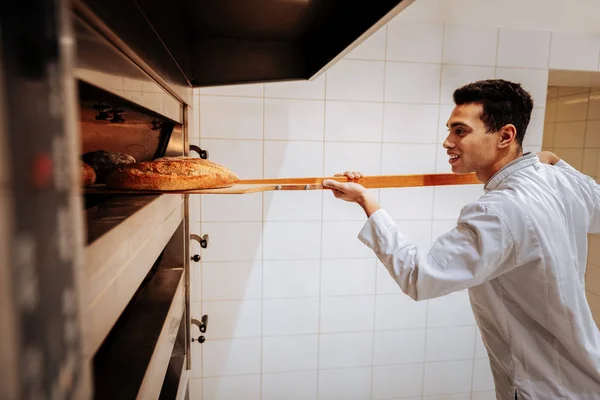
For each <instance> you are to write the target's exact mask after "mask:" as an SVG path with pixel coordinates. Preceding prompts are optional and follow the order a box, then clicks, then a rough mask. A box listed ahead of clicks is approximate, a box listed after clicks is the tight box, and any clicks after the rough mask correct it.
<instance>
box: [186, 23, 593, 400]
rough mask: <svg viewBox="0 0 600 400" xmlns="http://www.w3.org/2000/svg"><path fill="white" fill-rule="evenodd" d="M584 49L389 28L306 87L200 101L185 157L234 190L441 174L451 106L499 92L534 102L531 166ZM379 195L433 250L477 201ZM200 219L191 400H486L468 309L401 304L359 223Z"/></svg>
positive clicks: (317, 202) (292, 213) (304, 203)
mask: <svg viewBox="0 0 600 400" xmlns="http://www.w3.org/2000/svg"><path fill="white" fill-rule="evenodd" d="M557 37H558V39H556V38H557ZM569 38H571V39H569ZM588 39H589V38H587V37H579V36H557V35H554V34H553V33H551V32H531V31H524V30H508V29H502V28H500V29H499V28H493V27H474V26H460V25H452V24H444V23H441V22H434V23H431V22H426V21H407V20H403V17H402V15H400V16H399V17H398V18H396V19H395V20H393V21H391V22H390V23H389V24H388V25H387V26H385V27H383V28H382V29H381V30H380V31H379V32H377V33H376V34H374V35H373V36H372V37H371V38H370V39H369V40H368V41H366V42H365V43H363V44H362V45H361V46H360V47H359V48H357V49H356V50H354V51H353V52H352V53H351V54H350V55H349V56H348V57H346V59H344V60H341V61H340V62H339V63H338V64H336V65H335V66H333V67H332V68H331V69H330V70H329V71H327V73H326V74H324V75H322V76H320V77H319V78H317V79H315V80H314V81H312V82H286V83H269V84H254V85H244V86H230V87H220V88H210V89H201V90H200V91H199V92H198V93H197V94H196V101H197V108H196V109H198V110H199V113H200V121H201V122H200V132H199V134H198V135H197V136H196V137H194V139H193V141H194V142H196V143H197V144H199V145H200V146H201V147H202V148H203V149H206V150H208V151H209V153H210V156H211V159H212V160H214V161H216V162H220V163H222V164H224V165H226V166H228V167H229V168H231V169H232V170H234V171H235V172H237V173H238V175H239V176H240V177H242V178H260V177H289V176H326V175H331V174H334V173H336V172H343V171H345V170H359V171H362V172H364V173H366V174H402V173H426V172H447V171H449V170H450V168H449V165H448V163H447V159H446V156H445V154H444V151H443V149H442V147H441V143H442V141H443V140H444V138H445V135H446V129H445V126H444V125H445V121H446V119H447V118H448V116H449V114H450V111H451V110H452V104H453V102H452V98H451V95H452V91H453V90H454V89H455V88H456V87H457V86H459V85H461V84H464V83H468V82H471V81H475V80H478V79H485V78H494V77H501V78H506V79H511V80H516V81H520V82H522V83H523V84H524V86H525V87H526V88H527V89H528V90H530V91H531V93H532V94H533V96H534V98H535V110H534V115H533V118H532V122H531V125H530V128H529V129H528V133H527V135H526V139H525V144H526V146H525V150H526V151H537V150H539V149H540V147H541V145H542V135H543V127H544V115H545V110H544V108H545V101H546V91H547V86H548V68H549V65H550V62H551V61H552V60H557V61H554V62H562V63H566V62H568V61H569V60H564V59H563V58H564V56H565V55H569V54H572V52H574V51H581V52H583V53H585V54H586V57H587V58H589V59H592V58H593V57H596V61H597V60H598V55H599V52H600V49H597V48H595V47H594V46H592V45H591V43H590V41H589V40H588ZM555 40H556V42H555ZM569 40H571V43H572V45H573V46H575V49H573V48H572V46H571V47H570V46H566V45H565V44H568V43H569ZM523 43H525V44H527V45H528V46H529V47H528V49H527V51H525V50H522V46H523ZM577 49H578V50H577ZM590 53H591V54H590ZM572 62H579V59H576V60H574V61H572ZM582 63H583V61H582ZM569 66H570V64H569V65H566V66H565V67H569ZM582 66H583V64H582ZM586 67H587V64H586ZM596 68H598V65H597V62H596V65H595V69H596ZM544 138H545V136H544ZM375 194H376V195H377V196H378V198H379V199H380V201H381V203H382V205H383V206H384V207H385V208H386V209H388V211H389V212H390V213H391V215H392V216H393V218H394V220H396V222H397V223H398V224H399V226H400V227H401V229H402V230H403V231H405V232H406V234H407V235H408V236H409V237H410V238H412V239H413V240H414V241H415V242H416V243H419V244H421V245H422V246H424V247H427V246H429V245H430V244H431V243H432V240H433V239H435V238H437V237H438V236H439V235H441V234H443V233H444V232H445V231H447V230H448V229H451V228H452V227H453V224H454V222H455V221H456V218H457V216H458V214H459V211H460V209H461V207H463V206H464V205H465V204H466V203H467V202H469V201H471V200H474V199H476V198H477V197H478V196H480V195H481V194H482V187H481V185H472V186H456V187H439V188H409V189H385V190H380V191H376V192H375ZM194 201H195V202H196V203H195V204H197V205H198V206H200V205H201V211H200V212H196V213H195V214H194V215H195V217H194V218H196V219H195V221H194V222H195V227H194V228H195V229H197V230H198V232H199V233H201V234H209V235H210V242H209V247H208V248H207V249H206V250H203V252H202V258H203V260H202V263H201V264H202V265H201V267H198V268H197V269H196V270H195V272H194V276H193V279H195V280H196V283H195V284H194V290H196V292H195V293H194V294H193V296H192V299H193V301H194V303H193V305H194V310H193V314H194V317H197V318H199V317H200V316H201V315H202V314H203V313H208V314H209V315H210V316H209V321H210V322H209V327H208V331H207V332H206V334H205V336H206V338H207V340H206V342H205V343H204V344H202V345H199V344H197V343H194V344H193V345H192V346H193V347H194V354H193V363H194V369H193V376H194V379H193V387H194V389H195V390H194V393H193V398H194V399H201V398H204V399H207V400H208V399H215V400H217V399H219V400H221V399H254V398H257V399H258V398H262V399H336V400H339V399H382V400H385V399H388V400H389V399H400V398H402V399H430V400H433V399H438V400H439V399H480V400H483V399H492V398H494V394H493V390H494V387H493V382H492V381H491V374H490V371H489V366H488V361H487V355H486V353H485V350H484V348H483V344H482V343H481V339H480V335H479V332H478V329H477V328H476V326H475V321H474V318H473V314H472V312H471V309H470V305H469V299H468V294H467V293H466V292H460V293H454V294H452V295H449V296H447V297H444V298H439V299H435V300H431V301H425V302H414V301H412V300H411V299H410V298H408V297H407V296H406V295H404V294H403V293H402V292H401V290H400V289H399V288H398V286H397V285H396V284H395V283H394V282H393V281H392V280H391V278H390V277H389V274H388V273H387V271H386V270H385V269H384V268H383V267H382V266H381V264H379V262H377V260H376V259H375V257H374V255H373V254H372V253H371V252H370V251H368V249H366V248H365V247H364V246H363V245H362V244H361V243H360V242H359V241H358V239H357V238H356V236H357V234H358V231H359V230H360V228H361V226H362V225H363V223H364V221H365V218H364V215H363V213H362V210H360V209H359V208H358V206H356V205H353V204H347V203H343V202H341V201H339V200H337V199H334V198H333V196H332V195H331V193H329V192H309V193H276V192H271V193H265V194H253V195H243V196H231V197H228V196H219V197H218V198H217V197H215V198H210V196H204V197H203V198H202V200H194ZM193 251H195V250H193ZM192 254H194V253H192ZM195 333H196V334H198V332H195Z"/></svg>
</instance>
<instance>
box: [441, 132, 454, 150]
mask: <svg viewBox="0 0 600 400" xmlns="http://www.w3.org/2000/svg"><path fill="white" fill-rule="evenodd" d="M442 146H444V148H445V149H451V148H453V147H454V143H452V142H451V141H450V135H448V136H446V139H445V140H444V143H442Z"/></svg>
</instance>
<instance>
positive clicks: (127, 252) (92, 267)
mask: <svg viewBox="0 0 600 400" xmlns="http://www.w3.org/2000/svg"><path fill="white" fill-rule="evenodd" d="M144 198H145V199H144ZM144 202H145V203H146V204H144ZM140 206H141V208H140ZM99 207H100V208H99V209H92V210H88V211H87V213H88V227H89V228H88V230H89V233H88V235H89V238H88V240H89V245H88V246H87V247H86V249H85V260H86V262H85V267H84V271H83V272H84V283H85V293H84V294H85V296H86V297H85V298H84V301H85V311H84V323H85V326H84V354H85V355H86V356H88V357H91V356H93V355H94V353H95V352H96V350H97V349H98V347H99V346H100V344H101V343H102V341H103V340H104V338H105V337H106V336H107V335H108V333H109V331H110V330H111V328H112V327H113V325H114V323H115V322H116V321H117V319H118V318H119V316H120V315H121V313H122V312H123V310H124V309H125V307H126V305H127V303H128V302H129V300H130V299H131V297H132V296H133V294H134V293H135V291H136V290H137V289H138V287H139V286H140V283H141V282H142V280H143V279H144V277H145V276H146V274H147V273H148V270H149V269H150V267H151V266H152V264H153V263H154V261H155V260H156V258H157V257H158V255H159V254H160V253H161V251H162V250H163V249H164V247H165V245H166V244H167V242H168V241H169V240H170V239H171V237H172V235H173V232H175V230H176V229H177V227H178V226H179V224H180V223H181V221H182V220H183V217H184V211H183V199H182V196H180V195H162V196H130V197H123V198H121V199H112V200H108V201H106V202H104V203H101V205H100V206H99ZM90 213H94V215H93V216H90V215H89V214H90Z"/></svg>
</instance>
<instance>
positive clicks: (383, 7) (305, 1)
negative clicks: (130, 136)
mask: <svg viewBox="0 0 600 400" xmlns="http://www.w3.org/2000/svg"><path fill="white" fill-rule="evenodd" d="M413 1H414V0H374V1H371V2H366V1H356V0H171V1H169V2H166V1H164V0H163V1H160V0H119V1H117V0H80V1H77V2H76V3H78V4H79V5H80V6H82V7H86V8H88V9H89V10H90V11H92V12H93V13H94V14H96V16H97V17H99V18H100V19H101V20H102V21H103V23H104V24H105V25H106V26H107V27H108V28H110V29H111V30H112V31H113V32H114V33H116V35H117V36H119V37H120V39H122V40H123V41H124V42H126V43H127V44H128V45H129V47H130V48H131V49H132V50H134V51H135V52H136V53H138V55H139V56H141V57H142V58H143V59H144V60H145V61H146V63H147V64H148V65H149V66H150V67H152V68H153V69H154V70H155V71H156V72H157V73H158V74H160V75H163V76H164V77H165V78H166V79H168V80H170V81H174V82H178V83H180V84H185V85H189V86H193V87H199V86H212V85H226V84H240V83H251V82H272V81H283V80H299V79H310V78H311V77H313V76H315V75H316V74H319V73H320V72H322V71H323V70H324V69H326V68H327V67H328V66H329V65H330V64H331V63H332V62H334V61H336V60H337V59H338V58H339V57H341V56H343V55H344V54H345V53H346V52H347V51H348V50H349V49H350V48H352V46H353V45H356V44H357V43H359V42H361V41H362V40H364V39H366V38H367V37H368V36H370V35H371V34H372V33H374V32H375V31H376V30H377V29H378V28H379V27H381V26H382V25H383V24H385V23H386V22H388V21H389V20H390V19H391V18H392V17H393V16H395V15H396V14H398V13H399V12H400V11H401V10H403V9H404V8H406V7H407V6H408V5H409V4H411V3H412V2H413ZM75 10H77V7H76V8H75Z"/></svg>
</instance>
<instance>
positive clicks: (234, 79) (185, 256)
mask: <svg viewBox="0 0 600 400" xmlns="http://www.w3.org/2000/svg"><path fill="white" fill-rule="evenodd" d="M412 1H413V0H403V1H402V0H382V1H379V2H373V3H369V4H365V3H363V2H351V1H337V0H320V1H311V2H286V1H278V0H271V1H267V2H265V1H262V0H248V1H244V2H239V1H236V0H221V1H193V0H175V1H174V2H169V3H168V4H167V3H166V2H161V1H158V0H148V1H140V0H122V1H121V0H119V1H117V0H34V1H30V2H23V3H18V2H9V1H6V2H1V4H0V32H1V33H0V96H1V98H0V105H1V107H0V133H1V134H0V216H1V218H0V335H2V338H3V340H2V341H0V372H1V373H0V398H2V399H7V400H13V399H15V400H16V399H42V398H48V399H65V398H72V399H86V398H95V399H111V400H112V399H133V398H140V399H159V398H161V399H187V398H188V397H189V380H190V370H191V368H192V365H191V357H190V354H191V352H190V346H195V345H201V342H202V339H203V337H202V336H200V337H199V338H198V339H197V340H193V339H192V335H191V329H192V327H193V329H194V336H196V334H197V330H198V328H199V330H200V332H205V331H206V328H207V324H208V319H207V316H203V317H202V318H201V320H192V319H191V318H190V315H191V313H190V268H193V267H194V263H195V262H197V261H198V260H199V259H200V255H199V254H193V255H191V254H190V243H191V241H194V240H196V241H198V242H200V245H201V247H205V245H206V241H207V237H206V236H204V237H200V236H199V235H198V234H197V233H194V232H191V230H190V218H189V215H190V211H189V201H188V197H187V195H182V194H162V195H150V194H148V195H146V194H142V195H140V194H137V195H123V194H100V193H97V192H94V193H86V191H85V189H83V188H82V187H81V183H80V172H79V171H80V168H79V160H80V156H81V155H82V154H83V153H86V152H91V151H95V150H105V151H113V152H119V153H125V154H129V155H131V156H133V157H134V158H135V159H136V161H147V160H152V159H155V158H158V157H163V156H198V157H201V158H207V156H208V153H207V151H206V149H205V150H202V149H200V148H198V147H197V146H193V145H190V143H189V136H190V132H189V131H190V126H191V125H192V122H194V121H193V118H194V117H195V116H197V115H198V111H199V110H192V109H191V105H192V104H193V101H192V99H193V95H192V89H193V88H194V87H201V86H210V85H225V84H238V83H250V82H269V81H284V80H300V79H307V78H311V77H315V76H316V75H318V74H320V73H322V72H323V71H324V70H326V69H327V68H328V67H329V66H330V65H332V64H333V63H335V61H337V60H338V59H340V58H341V57H343V55H344V54H347V53H348V52H349V51H350V50H351V49H352V48H354V47H356V46H357V45H358V44H359V43H360V42H362V41H363V40H365V39H366V38H367V37H369V35H370V34H371V33H373V32H375V31H376V30H377V29H378V28H379V27H380V26H382V25H383V24H385V23H386V22H387V21H389V20H390V19H391V18H392V17H393V16H394V15H396V14H398V13H399V12H400V11H401V10H402V9H403V8H405V7H406V6H408V5H409V4H410V3H412ZM196 126H197V125H196ZM198 342H200V343H198Z"/></svg>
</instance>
